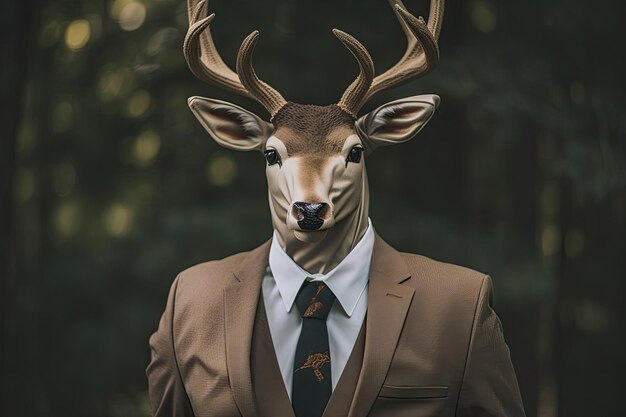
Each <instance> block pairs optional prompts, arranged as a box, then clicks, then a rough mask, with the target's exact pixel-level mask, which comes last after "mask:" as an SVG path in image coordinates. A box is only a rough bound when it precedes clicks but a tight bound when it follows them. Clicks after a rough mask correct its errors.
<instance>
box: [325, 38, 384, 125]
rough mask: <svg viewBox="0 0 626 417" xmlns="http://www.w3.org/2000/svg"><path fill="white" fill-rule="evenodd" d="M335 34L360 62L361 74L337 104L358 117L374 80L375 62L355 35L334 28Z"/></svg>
mask: <svg viewBox="0 0 626 417" xmlns="http://www.w3.org/2000/svg"><path fill="white" fill-rule="evenodd" d="M333 34H334V35H335V36H336V37H337V39H339V40H340V41H341V43H342V44H343V45H344V46H345V47H346V48H347V49H348V50H349V51H350V53H351V54H352V55H353V56H354V58H356V60H357V62H358V63H359V71H360V72H359V75H358V77H357V78H356V80H354V81H353V82H352V84H350V86H348V88H347V89H346V91H345V92H344V93H343V96H342V97H341V100H339V103H337V105H338V106H339V107H341V109H343V110H344V111H346V112H348V113H350V114H351V115H352V116H354V117H355V118H356V114H357V113H358V111H359V109H360V108H361V106H362V105H363V103H364V102H365V96H366V95H367V92H368V90H369V89H370V86H371V85H372V81H373V80H374V62H373V61H372V57H371V56H370V54H369V52H367V49H365V47H364V46H363V45H362V44H361V43H360V42H359V41H357V40H356V39H355V38H354V37H352V36H351V35H349V34H347V33H346V32H343V31H341V30H339V29H333Z"/></svg>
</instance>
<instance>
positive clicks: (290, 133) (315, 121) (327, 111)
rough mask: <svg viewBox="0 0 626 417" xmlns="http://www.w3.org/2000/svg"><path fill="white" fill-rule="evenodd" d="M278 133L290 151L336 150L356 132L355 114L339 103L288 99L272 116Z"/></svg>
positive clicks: (318, 152)
mask: <svg viewBox="0 0 626 417" xmlns="http://www.w3.org/2000/svg"><path fill="white" fill-rule="evenodd" d="M273 123H274V126H275V128H276V132H275V135H276V137H278V138H279V139H281V140H282V141H283V142H284V143H285V146H286V147H287V152H288V153H289V155H297V154H302V153H313V154H318V155H328V154H335V153H338V152H340V151H341V149H342V147H343V144H344V142H345V140H346V138H347V137H348V136H350V135H351V134H353V133H354V118H353V117H352V116H351V115H350V114H348V113H347V112H345V111H344V110H342V109H341V108H340V107H339V106H337V105H336V104H331V105H328V106H315V105H310V104H298V103H292V102H288V103H287V104H285V106H284V107H283V108H282V109H280V111H279V112H278V113H277V114H276V116H275V117H274V119H273Z"/></svg>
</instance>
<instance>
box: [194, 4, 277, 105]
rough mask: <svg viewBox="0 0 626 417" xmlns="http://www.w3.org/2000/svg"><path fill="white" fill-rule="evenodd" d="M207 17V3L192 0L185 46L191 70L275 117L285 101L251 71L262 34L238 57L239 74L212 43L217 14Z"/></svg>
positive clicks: (248, 41)
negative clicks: (212, 30)
mask: <svg viewBox="0 0 626 417" xmlns="http://www.w3.org/2000/svg"><path fill="white" fill-rule="evenodd" d="M207 14H208V0H201V1H199V2H198V3H197V4H195V0H189V3H188V16H189V30H188V31H187V35H186V36H185V42H184V44H183V53H184V55H185V60H186V61H187V65H189V69H190V70H191V72H192V73H193V74H194V75H195V76H196V77H198V78H199V79H201V80H203V81H205V82H208V83H210V84H213V85H216V86H218V87H221V88H224V89H226V90H230V91H232V92H234V93H237V94H240V95H243V96H246V97H251V98H254V99H255V100H257V101H258V102H259V103H261V104H262V105H263V106H264V107H265V108H266V109H267V110H268V111H269V112H270V114H271V115H272V117H274V116H275V115H276V113H278V111H279V110H280V109H281V108H282V107H283V106H284V105H285V103H286V100H285V99H284V98H283V96H282V95H281V94H280V93H279V92H278V91H276V90H275V89H273V88H272V87H270V86H269V85H268V84H266V83H264V82H263V81H261V80H259V78H258V77H257V75H256V73H255V72H254V68H253V67H252V53H253V51H254V47H255V45H256V42H257V38H258V35H259V32H258V31H254V32H252V33H251V34H250V35H249V36H248V37H247V38H246V39H245V40H244V41H243V43H242V44H241V47H240V48H239V53H238V54H237V72H234V71H233V70H232V69H230V67H229V66H228V65H226V63H225V62H224V60H223V59H222V57H221V56H220V54H219V52H218V51H217V48H216V47H215V43H213V37H212V36H211V28H210V27H209V25H210V24H211V21H212V20H213V18H215V13H213V14H211V15H208V16H207Z"/></svg>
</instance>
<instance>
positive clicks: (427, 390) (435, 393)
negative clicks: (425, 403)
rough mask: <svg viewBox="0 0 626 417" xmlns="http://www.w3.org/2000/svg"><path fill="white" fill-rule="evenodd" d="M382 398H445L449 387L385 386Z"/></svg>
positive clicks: (381, 391)
mask: <svg viewBox="0 0 626 417" xmlns="http://www.w3.org/2000/svg"><path fill="white" fill-rule="evenodd" d="M379 396H380V397H386V398H445V397H447V396H448V387H400V386H394V385H383V388H382V389H381V390H380V394H379Z"/></svg>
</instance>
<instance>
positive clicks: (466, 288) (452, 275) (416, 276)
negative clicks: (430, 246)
mask: <svg viewBox="0 0 626 417" xmlns="http://www.w3.org/2000/svg"><path fill="white" fill-rule="evenodd" d="M401 255H402V257H403V259H404V261H405V262H406V265H407V267H408V269H409V271H410V273H411V278H412V279H411V280H410V281H411V282H412V283H414V285H418V283H419V285H420V286H422V287H423V286H426V288H430V289H431V290H432V293H433V294H434V295H436V296H437V297H438V298H450V299H454V300H459V298H463V299H469V300H476V299H477V297H478V294H479V293H480V290H481V288H482V286H483V285H484V284H485V281H486V280H487V279H488V275H486V274H485V273H483V272H480V271H476V270H473V269H470V268H467V267H464V266H460V265H455V264H452V263H447V262H441V261H437V260H435V259H431V258H428V257H426V256H423V255H417V254H413V253H402V254H401Z"/></svg>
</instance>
